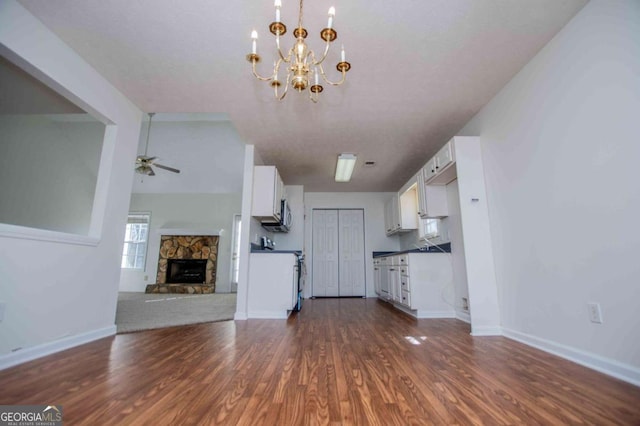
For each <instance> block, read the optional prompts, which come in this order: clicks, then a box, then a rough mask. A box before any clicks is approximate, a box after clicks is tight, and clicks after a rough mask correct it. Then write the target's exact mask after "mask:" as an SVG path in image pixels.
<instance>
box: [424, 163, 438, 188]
mask: <svg viewBox="0 0 640 426" xmlns="http://www.w3.org/2000/svg"><path fill="white" fill-rule="evenodd" d="M422 171H423V173H424V180H425V181H427V182H428V181H429V180H431V178H433V177H434V176H435V175H436V173H437V169H436V157H433V158H432V159H431V160H429V161H427V164H425V165H424V167H423V168H422Z"/></svg>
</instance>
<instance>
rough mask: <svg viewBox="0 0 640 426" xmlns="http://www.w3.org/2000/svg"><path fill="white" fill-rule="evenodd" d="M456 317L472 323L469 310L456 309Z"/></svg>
mask: <svg viewBox="0 0 640 426" xmlns="http://www.w3.org/2000/svg"><path fill="white" fill-rule="evenodd" d="M456 319H459V320H460V321H464V322H466V323H467V324H471V315H469V314H468V313H467V312H460V311H456Z"/></svg>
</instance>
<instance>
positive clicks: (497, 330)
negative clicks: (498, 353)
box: [471, 324, 503, 336]
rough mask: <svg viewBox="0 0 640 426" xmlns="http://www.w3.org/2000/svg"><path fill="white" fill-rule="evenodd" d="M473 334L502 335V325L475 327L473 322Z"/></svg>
mask: <svg viewBox="0 0 640 426" xmlns="http://www.w3.org/2000/svg"><path fill="white" fill-rule="evenodd" d="M471 335H472V336H502V335H503V334H502V327H500V326H491V325H489V326H480V327H478V326H476V327H474V326H473V324H471Z"/></svg>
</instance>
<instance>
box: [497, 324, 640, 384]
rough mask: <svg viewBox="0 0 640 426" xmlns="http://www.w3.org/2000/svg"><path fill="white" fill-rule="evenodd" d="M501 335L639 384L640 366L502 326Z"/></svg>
mask: <svg viewBox="0 0 640 426" xmlns="http://www.w3.org/2000/svg"><path fill="white" fill-rule="evenodd" d="M502 331H503V335H504V336H505V337H507V338H509V339H513V340H515V341H518V342H520V343H524V344H525V345H528V346H532V347H534V348H536V349H540V350H541V351H544V352H548V353H550V354H553V355H557V356H559V357H561V358H564V359H567V360H569V361H572V362H575V363H576V364H580V365H582V366H584V367H587V368H591V369H592V370H596V371H599V372H601V373H604V374H607V375H609V376H612V377H615V378H616V379H620V380H624V381H625V382H628V383H631V384H632V385H636V386H640V368H638V367H635V366H633V365H630V364H623V363H621V362H618V361H616V360H613V359H611V358H605V357H602V356H599V355H596V354H593V353H590V352H586V351H582V350H580V349H576V348H573V347H570V346H566V345H562V344H560V343H556V342H552V341H551V340H546V339H542V338H540V337H536V336H532V335H530V334H526V333H521V332H519V331H515V330H511V329H508V328H503V329H502Z"/></svg>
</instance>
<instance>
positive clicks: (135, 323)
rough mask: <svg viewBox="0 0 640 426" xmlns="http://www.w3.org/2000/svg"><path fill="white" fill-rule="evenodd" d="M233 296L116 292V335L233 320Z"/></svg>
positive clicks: (231, 294) (234, 309) (220, 294)
mask: <svg viewBox="0 0 640 426" xmlns="http://www.w3.org/2000/svg"><path fill="white" fill-rule="evenodd" d="M235 312H236V294H235V293H228V294H223V293H218V294H198V295H188V294H145V293H133V292H120V293H118V309H117V311H116V326H117V327H118V333H130V332H132V331H140V330H151V329H154V328H163V327H173V326H176V325H186V324H197V323H201V322H214V321H226V320H232V319H233V315H234V314H235Z"/></svg>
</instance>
